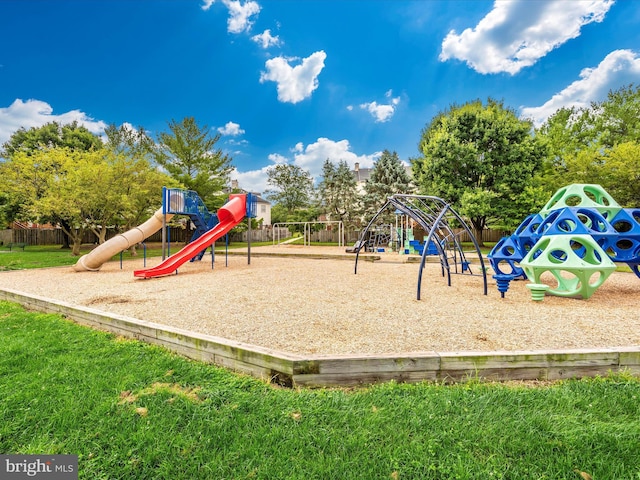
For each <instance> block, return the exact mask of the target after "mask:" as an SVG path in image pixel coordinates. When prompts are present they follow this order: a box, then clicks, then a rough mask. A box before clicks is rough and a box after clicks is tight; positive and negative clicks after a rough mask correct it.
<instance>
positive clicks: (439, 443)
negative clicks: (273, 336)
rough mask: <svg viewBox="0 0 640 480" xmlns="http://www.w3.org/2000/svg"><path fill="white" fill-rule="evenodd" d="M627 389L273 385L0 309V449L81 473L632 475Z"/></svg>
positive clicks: (633, 414)
mask: <svg viewBox="0 0 640 480" xmlns="http://www.w3.org/2000/svg"><path fill="white" fill-rule="evenodd" d="M639 439H640V381H639V380H638V379H634V378H632V377H630V376H627V375H615V376H611V377H609V378H598V379H591V380H580V381H564V382H558V383H554V384H549V385H538V386H536V385H527V384H513V383H512V384H484V383H480V382H469V383H464V384H459V385H453V386H445V385H439V384H428V383H423V384H417V385H398V384H395V383H388V384H384V385H379V386H374V387H370V388H359V389H350V390H340V389H318V390H287V389H281V388H276V387H273V386H270V385H268V384H267V383H266V382H262V381H259V380H256V379H253V378H249V377H246V376H243V375H237V374H233V373H230V372H228V371H226V370H223V369H220V368H217V367H214V366H211V365H207V364H203V363H198V362H194V361H189V360H186V359H184V358H181V357H178V356H176V355H174V354H171V353H169V352H167V351H165V350H162V349H160V348H158V347H153V346H150V345H146V344H142V343H139V342H136V341H129V340H123V339H120V338H117V337H115V336H114V335H111V334H106V333H103V332H97V331H93V330H90V329H88V328H85V327H80V326H77V325H75V324H73V323H71V322H70V321H68V320H65V319H63V318H61V317H59V316H57V315H51V314H38V313H32V312H27V311H25V310H24V309H22V307H19V306H17V305H15V304H11V303H7V302H0V451H2V452H3V453H24V454H27V453H32V454H36V453H47V454H61V453H67V454H77V455H79V472H80V478H83V479H133V478H135V479H214V478H215V479H224V478H234V479H235V478H257V479H279V478H287V479H289V478H294V479H296V478H299V479H328V478H331V479H334V478H336V479H338V478H339V479H342V478H346V479H351V478H352V479H384V478H392V479H393V478H398V479H409V478H411V479H430V478H431V479H454V478H455V479H489V478H504V479H525V478H526V479H529V478H531V479H578V480H580V478H588V477H584V476H581V475H580V472H586V473H588V474H589V475H591V476H592V477H593V478H594V479H640V449H639Z"/></svg>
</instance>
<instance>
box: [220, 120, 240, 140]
mask: <svg viewBox="0 0 640 480" xmlns="http://www.w3.org/2000/svg"><path fill="white" fill-rule="evenodd" d="M218 132H220V134H222V135H228V136H231V137H236V136H238V135H242V134H243V133H244V130H243V129H242V128H240V125H239V124H237V123H234V122H227V123H226V125H225V126H224V127H219V128H218Z"/></svg>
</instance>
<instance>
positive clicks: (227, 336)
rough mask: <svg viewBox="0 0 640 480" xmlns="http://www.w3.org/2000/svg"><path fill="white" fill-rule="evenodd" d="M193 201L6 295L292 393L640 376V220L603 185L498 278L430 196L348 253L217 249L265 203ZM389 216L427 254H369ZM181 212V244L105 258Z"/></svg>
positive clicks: (15, 275) (7, 284)
mask: <svg viewBox="0 0 640 480" xmlns="http://www.w3.org/2000/svg"><path fill="white" fill-rule="evenodd" d="M193 193H194V192H189V191H184V190H169V189H165V190H163V206H162V208H161V209H159V210H158V211H156V212H155V214H154V215H153V216H152V218H150V219H149V220H147V221H146V222H145V223H144V224H142V225H140V226H139V227H136V228H134V229H131V230H129V231H127V232H125V233H122V234H120V235H118V236H116V237H114V238H112V239H110V240H109V241H107V242H105V243H103V244H101V245H99V246H98V247H96V248H95V249H93V250H92V251H90V252H89V253H88V254H86V255H84V256H83V257H81V258H80V259H79V260H78V262H77V263H76V265H75V266H74V268H73V269H69V268H52V269H40V270H25V271H16V272H7V273H4V274H3V275H1V276H0V294H1V296H2V298H6V299H10V300H15V301H18V302H20V303H23V304H25V305H26V306H29V307H31V308H36V309H41V310H44V311H55V312H59V313H62V314H64V315H67V316H69V317H70V318H72V319H74V320H77V321H80V322H81V323H86V324H88V325H91V326H96V327H98V328H106V329H107V330H110V331H113V332H116V333H119V334H123V335H125V336H131V337H135V338H140V339H143V340H146V341H150V342H153V343H159V344H161V345H164V346H167V347H168V348H171V349H174V350H176V351H179V352H181V353H183V354H185V355H188V356H191V357H194V358H198V359H203V360H207V361H212V362H215V363H219V364H222V365H225V366H229V367H231V368H234V369H239V370H242V371H246V372H248V373H252V374H254V375H258V376H262V377H264V376H266V377H268V378H271V379H276V381H277V382H278V383H282V384H286V385H293V384H296V383H299V384H312V385H334V384H353V383H363V382H372V381H373V382H375V381H380V380H386V379H398V380H424V379H455V378H465V377H468V376H469V375H480V376H482V377H486V378H495V379H508V378H527V379H553V378H567V377H571V376H581V375H596V374H602V373H606V372H608V371H611V370H617V369H621V368H622V369H630V370H631V371H633V372H634V373H639V372H640V317H639V316H638V315H637V298H638V294H640V282H638V277H639V276H640V271H639V270H638V265H639V264H640V256H639V255H638V251H640V210H637V209H622V208H621V207H619V206H618V205H617V204H615V201H614V200H613V199H612V198H610V197H608V196H607V194H606V192H604V191H603V190H602V189H601V188H600V187H599V186H592V185H572V186H569V187H566V188H565V189H562V190H560V191H559V192H558V194H556V196H554V198H553V199H552V200H551V201H550V202H549V203H548V204H547V206H546V207H545V210H548V212H550V213H548V212H546V211H541V213H539V214H537V216H535V215H532V216H530V217H528V219H526V220H525V221H524V222H523V226H522V227H521V228H519V229H518V230H517V232H516V234H514V235H511V236H510V237H505V238H504V239H503V240H501V241H500V242H498V244H496V246H495V247H494V248H493V250H492V252H491V253H490V254H489V256H488V257H489V259H490V262H491V267H492V269H493V271H495V272H496V273H497V274H495V275H493V276H491V278H490V279H489V275H487V270H488V268H487V265H486V264H485V261H484V259H483V254H482V253H481V249H480V247H479V245H478V242H477V241H476V240H475V238H473V237H472V239H473V242H472V243H473V248H472V249H471V250H467V251H465V248H464V246H463V243H462V242H461V241H460V240H459V238H460V237H459V234H458V233H455V232H454V230H453V229H452V227H451V225H454V224H459V225H461V226H462V227H463V228H464V230H465V231H466V232H467V233H468V234H471V231H470V229H469V227H468V226H467V225H466V224H465V222H464V220H463V219H462V217H460V216H459V215H458V214H457V213H456V212H455V211H454V210H453V208H452V207H451V205H449V204H448V203H446V202H444V201H443V200H442V199H439V198H437V197H429V196H418V195H400V194H398V195H393V196H391V197H389V198H388V199H387V202H386V204H385V205H384V206H383V207H382V208H381V209H380V210H379V211H378V213H377V214H376V215H375V216H374V217H373V218H372V219H371V221H370V223H369V224H368V225H367V227H366V228H365V229H364V230H363V231H362V233H361V236H360V239H359V240H358V242H357V244H356V246H354V248H351V249H345V248H344V246H341V247H312V246H311V245H309V244H307V243H306V242H305V245H304V246H294V245H285V244H280V245H277V246H269V247H264V246H261V247H257V248H253V249H251V248H250V246H249V245H247V248H246V249H245V250H244V252H243V251H238V250H234V251H233V252H232V253H233V254H229V253H228V251H225V252H224V253H221V252H220V251H219V252H218V253H217V254H215V255H213V254H212V253H211V250H210V248H209V247H211V246H212V245H213V244H214V243H215V241H216V240H221V239H222V238H223V237H224V235H225V234H226V233H227V232H229V231H230V230H231V229H232V228H233V227H234V226H235V225H237V224H238V223H239V222H240V221H242V219H243V218H244V217H245V216H251V215H253V213H252V212H253V211H254V205H255V203H254V202H253V201H252V200H251V197H250V195H246V196H245V195H232V196H231V197H230V199H229V201H228V202H227V203H226V204H225V205H224V206H222V207H220V209H219V210H218V211H217V213H216V214H210V213H209V212H208V211H207V210H206V208H205V207H204V204H203V203H202V201H201V200H200V199H199V197H197V195H193ZM568 201H571V202H572V203H578V204H579V205H580V207H575V206H567V205H568V204H567V202H568ZM388 209H393V210H394V211H395V214H396V216H397V215H398V214H400V215H402V216H403V217H406V218H407V219H408V218H410V219H411V220H412V222H415V223H417V224H418V225H420V226H421V227H422V228H423V230H424V231H425V232H428V233H427V235H426V236H425V242H424V245H425V246H430V247H431V246H433V248H422V249H421V252H417V251H416V252H413V251H412V250H414V249H416V248H418V245H417V244H415V243H414V242H413V241H412V238H411V236H410V235H407V234H409V233H410V232H411V230H410V228H409V225H410V224H409V223H408V222H407V223H405V222H403V223H405V226H404V228H400V229H399V230H398V232H403V235H402V238H401V241H402V246H403V248H402V249H400V252H398V251H396V252H391V251H389V250H388V249H384V248H366V249H365V248H363V246H364V245H365V240H366V239H367V238H370V237H371V235H370V234H369V232H371V231H374V230H373V229H374V222H375V221H376V219H377V218H378V217H381V218H382V215H383V214H384V212H385V211H386V210H388ZM574 210H575V212H574ZM599 212H602V213H599ZM174 214H182V215H189V216H190V218H191V220H192V221H193V222H194V223H195V224H196V225H197V226H198V229H197V230H196V232H195V233H194V236H193V237H192V239H191V241H190V242H189V243H188V244H187V245H186V246H185V247H183V248H181V249H180V250H179V251H178V252H176V253H174V254H172V255H170V256H169V257H167V258H150V259H136V260H130V261H126V262H123V261H120V262H113V261H109V260H110V259H111V258H113V256H114V255H115V254H116V253H117V252H120V251H122V250H124V249H126V248H127V247H128V246H130V245H132V244H135V243H137V242H140V241H141V239H143V238H146V237H147V236H148V235H149V232H152V231H157V230H159V229H161V228H162V229H163V228H164V226H165V225H166V222H167V220H169V219H170V218H171V217H172V216H173V215H174ZM538 217H539V219H540V220H538ZM532 224H535V225H540V226H539V227H538V226H536V228H535V229H533V227H530V225H532ZM609 224H611V225H613V226H612V227H611V228H610V227H609V226H608V225H609ZM620 225H623V227H624V228H620ZM525 227H526V229H525ZM581 232H582V233H581ZM391 243H392V242H391V241H389V245H391ZM398 244H400V242H398ZM358 245H359V246H358ZM396 250H398V249H396ZM430 250H433V251H431V252H430ZM348 252H350V253H348ZM399 253H401V254H399ZM412 253H413V254H412ZM354 254H355V255H354ZM252 256H253V258H252ZM207 257H208V258H207ZM612 258H613V259H614V260H615V261H616V262H618V263H626V264H627V266H628V269H629V270H630V272H624V271H623V272H618V271H616V269H617V267H616V266H615V265H614V263H613V261H612ZM189 260H191V261H189ZM193 260H199V261H195V262H194V261H193ZM417 264H419V265H417ZM501 268H502V269H507V268H508V269H510V271H511V272H510V273H505V272H502V271H501ZM523 269H524V271H526V275H525V272H524V271H523ZM79 272H83V273H82V274H79ZM632 272H633V273H632ZM157 277H160V278H157ZM454 277H455V278H454ZM527 277H528V278H529V279H533V280H534V281H535V283H533V284H532V283H530V282H527V281H526V278H527ZM519 278H521V279H522V280H521V281H519V280H518V279H519ZM605 280H606V281H605ZM416 285H417V289H416V288H415V286H416ZM532 287H533V288H532ZM578 298H580V299H581V300H578ZM543 299H544V301H543Z"/></svg>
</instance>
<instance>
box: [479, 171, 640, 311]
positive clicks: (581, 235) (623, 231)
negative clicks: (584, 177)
mask: <svg viewBox="0 0 640 480" xmlns="http://www.w3.org/2000/svg"><path fill="white" fill-rule="evenodd" d="M489 262H490V263H491V266H492V268H493V270H494V271H495V272H496V274H497V275H505V276H511V278H518V277H522V278H528V279H529V280H530V281H532V282H533V283H532V284H531V285H529V288H531V289H532V292H536V291H537V292H538V293H537V295H538V298H536V297H535V295H534V298H536V299H541V296H540V292H546V293H549V294H552V295H557V296H565V297H582V298H589V297H590V296H591V295H592V294H593V293H594V292H595V291H596V289H597V288H598V287H599V286H600V285H602V284H603V283H604V282H605V280H606V279H607V278H608V277H609V275H611V273H612V272H613V271H615V269H616V266H615V263H626V264H627V265H629V267H630V268H631V270H633V272H634V273H635V274H636V275H637V276H638V277H639V278H640V208H622V207H621V206H620V205H619V204H618V203H617V202H616V201H615V200H614V199H613V198H612V197H611V196H610V195H609V194H608V193H607V192H606V191H605V190H604V189H603V188H602V187H601V186H600V185H586V184H573V185H568V186H566V187H563V188H561V189H560V190H558V191H557V192H556V193H555V194H554V195H553V197H552V198H551V200H549V202H548V203H547V204H546V205H545V206H544V208H543V209H542V210H541V211H540V212H538V213H536V214H533V215H530V216H529V217H527V218H526V219H525V220H524V221H523V222H522V223H521V224H520V226H519V227H518V228H517V229H516V231H515V233H514V234H513V235H510V236H508V237H504V238H502V239H501V240H500V241H499V242H498V243H497V244H496V246H495V247H494V248H493V250H492V251H491V253H489Z"/></svg>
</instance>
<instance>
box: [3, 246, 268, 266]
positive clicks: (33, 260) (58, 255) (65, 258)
mask: <svg viewBox="0 0 640 480" xmlns="http://www.w3.org/2000/svg"><path fill="white" fill-rule="evenodd" d="M251 245H252V246H256V247H257V246H260V245H271V242H253V243H252V244H251ZM183 246H184V244H183V243H178V244H176V243H172V244H171V253H176V252H177V251H178V250H179V249H180V248H182V247H183ZM246 246H247V244H246V243H240V242H236V243H230V244H229V249H237V248H246ZM94 247H95V246H94V245H83V246H82V248H81V251H80V255H84V254H86V253H89V252H90V251H91V250H92V249H93V248H94ZM224 251H225V246H224V244H220V243H216V252H224ZM144 254H145V252H144V249H143V248H138V249H137V256H136V257H132V255H131V253H130V252H129V250H126V251H124V252H122V258H123V260H130V259H131V258H142V257H143V255H144ZM146 255H147V258H150V257H158V256H161V255H162V246H161V245H160V244H157V243H152V244H149V245H148V247H147V250H146ZM78 258H79V257H77V256H74V255H72V254H71V250H68V249H66V250H65V249H62V248H60V245H29V246H27V247H25V249H24V251H23V250H11V251H9V250H6V249H4V250H0V271H3V270H24V269H30V268H46V267H61V266H66V265H74V264H75V263H76V262H77V261H78ZM119 260H120V254H118V255H114V256H113V257H112V258H111V261H119Z"/></svg>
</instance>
